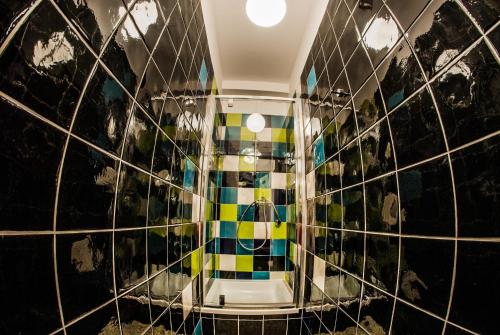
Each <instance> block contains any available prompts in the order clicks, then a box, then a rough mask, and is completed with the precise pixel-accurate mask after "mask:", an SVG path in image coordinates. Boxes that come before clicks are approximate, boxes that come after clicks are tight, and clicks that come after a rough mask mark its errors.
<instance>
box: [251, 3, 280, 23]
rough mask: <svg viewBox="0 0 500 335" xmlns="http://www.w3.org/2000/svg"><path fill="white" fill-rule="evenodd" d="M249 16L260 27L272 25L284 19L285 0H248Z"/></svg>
mask: <svg viewBox="0 0 500 335" xmlns="http://www.w3.org/2000/svg"><path fill="white" fill-rule="evenodd" d="M246 12H247V16H248V18H249V19H250V21H252V22H253V23H255V24H256V25H258V26H260V27H266V28H267V27H272V26H275V25H277V24H278V23H280V22H281V20H283V18H284V17H285V14H286V1H285V0H247V5H246Z"/></svg>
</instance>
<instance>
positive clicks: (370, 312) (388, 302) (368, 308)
mask: <svg viewBox="0 0 500 335" xmlns="http://www.w3.org/2000/svg"><path fill="white" fill-rule="evenodd" d="M365 301H366V302H365ZM393 304H394V299H393V298H391V297H390V296H388V295H385V294H383V293H381V292H380V291H377V290H375V289H373V288H372V287H370V286H367V285H365V286H364V288H363V302H362V303H361V308H360V314H359V324H360V325H361V326H362V327H363V328H364V329H366V330H367V331H369V333H370V334H373V333H376V332H377V331H383V332H384V333H385V334H389V327H390V324H391V317H392V308H393ZM359 331H361V332H362V334H365V333H364V332H363V331H362V329H359V328H358V332H359Z"/></svg>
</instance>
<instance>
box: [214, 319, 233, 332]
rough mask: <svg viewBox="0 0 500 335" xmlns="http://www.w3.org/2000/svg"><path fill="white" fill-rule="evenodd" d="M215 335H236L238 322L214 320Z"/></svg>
mask: <svg viewBox="0 0 500 335" xmlns="http://www.w3.org/2000/svg"><path fill="white" fill-rule="evenodd" d="M214 325H215V334H220V335H233V334H238V320H221V319H215V320H214Z"/></svg>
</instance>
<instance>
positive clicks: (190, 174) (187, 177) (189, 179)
mask: <svg viewBox="0 0 500 335" xmlns="http://www.w3.org/2000/svg"><path fill="white" fill-rule="evenodd" d="M195 177H196V165H194V163H193V162H191V160H189V159H186V167H185V169H184V179H183V182H182V185H183V186H184V188H185V189H186V190H189V191H191V192H193V185H194V179H195Z"/></svg>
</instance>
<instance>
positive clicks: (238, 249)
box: [236, 239, 254, 255]
mask: <svg viewBox="0 0 500 335" xmlns="http://www.w3.org/2000/svg"><path fill="white" fill-rule="evenodd" d="M253 241H254V240H248V239H241V240H239V242H241V244H243V245H244V246H245V247H247V248H252V249H253V248H254V242H253ZM239 242H238V241H236V255H253V251H251V250H246V249H245V248H243V247H242V246H241V245H240V243H239Z"/></svg>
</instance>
